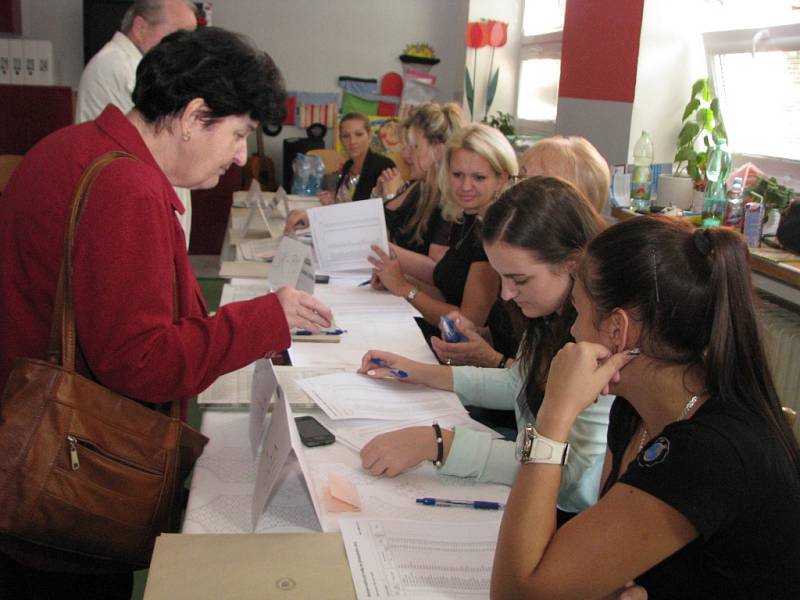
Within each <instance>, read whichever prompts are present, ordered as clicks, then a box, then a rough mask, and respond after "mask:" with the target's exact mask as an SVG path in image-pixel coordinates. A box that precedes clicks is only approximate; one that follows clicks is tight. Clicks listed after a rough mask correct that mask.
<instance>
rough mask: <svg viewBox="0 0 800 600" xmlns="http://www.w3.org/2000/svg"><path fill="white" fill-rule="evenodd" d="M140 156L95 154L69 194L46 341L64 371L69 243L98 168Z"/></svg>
mask: <svg viewBox="0 0 800 600" xmlns="http://www.w3.org/2000/svg"><path fill="white" fill-rule="evenodd" d="M122 158H124V159H128V160H139V159H138V158H137V157H136V156H134V155H133V154H130V153H129V152H123V151H121V150H114V151H111V152H106V153H105V154H103V155H101V156H99V157H97V158H96V159H95V160H94V161H92V163H91V164H89V166H88V167H86V170H85V171H84V172H83V174H82V175H81V178H80V179H79V180H78V184H77V185H76V186H75V192H74V193H73V195H72V200H71V201H70V204H69V207H68V209H67V210H68V213H67V223H66V231H65V234H64V257H63V259H62V262H61V271H60V273H59V276H58V285H57V287H56V295H55V302H54V306H53V320H52V325H51V328H50V341H49V344H48V352H47V355H48V360H49V361H50V362H52V363H55V364H60V365H61V366H62V367H63V368H64V369H65V370H67V371H74V370H75V347H76V339H77V337H76V333H75V310H74V305H73V293H72V247H73V244H74V241H75V231H76V230H77V228H78V223H79V222H80V217H81V213H82V212H83V209H84V207H85V206H86V202H87V200H88V198H89V192H91V189H92V184H94V181H95V179H97V176H98V175H99V174H100V172H101V171H102V170H103V169H104V168H105V167H106V166H108V165H109V164H110V163H111V162H113V161H115V160H118V159H122ZM172 288H173V289H172V313H173V319H177V317H178V281H177V275H176V272H175V265H174V264H173V266H172ZM170 412H171V414H172V416H173V417H175V418H180V403H179V402H172V407H171V411H170Z"/></svg>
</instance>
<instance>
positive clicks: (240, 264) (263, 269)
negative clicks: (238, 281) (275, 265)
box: [219, 260, 272, 279]
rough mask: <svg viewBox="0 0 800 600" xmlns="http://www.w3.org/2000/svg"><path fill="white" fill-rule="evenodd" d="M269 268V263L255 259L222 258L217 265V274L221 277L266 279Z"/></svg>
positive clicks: (270, 266)
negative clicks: (220, 262)
mask: <svg viewBox="0 0 800 600" xmlns="http://www.w3.org/2000/svg"><path fill="white" fill-rule="evenodd" d="M271 268H272V265H271V264H269V263H265V262H260V261H255V260H236V261H234V260H223V261H222V264H221V265H220V267H219V276H220V277H221V278H222V279H231V278H233V277H251V278H253V279H266V278H267V277H268V276H269V271H270V269H271Z"/></svg>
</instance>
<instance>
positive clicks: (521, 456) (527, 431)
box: [514, 425, 533, 462]
mask: <svg viewBox="0 0 800 600" xmlns="http://www.w3.org/2000/svg"><path fill="white" fill-rule="evenodd" d="M532 432H533V427H532V426H531V425H526V426H525V427H523V428H522V429H520V430H519V433H518V434H517V447H516V449H515V451H514V454H515V455H516V458H517V462H523V461H526V460H528V458H530V452H531V441H532V439H531V434H532Z"/></svg>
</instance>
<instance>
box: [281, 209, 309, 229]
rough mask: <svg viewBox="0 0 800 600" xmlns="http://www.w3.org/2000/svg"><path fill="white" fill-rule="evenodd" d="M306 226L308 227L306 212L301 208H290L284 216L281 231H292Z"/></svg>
mask: <svg viewBox="0 0 800 600" xmlns="http://www.w3.org/2000/svg"><path fill="white" fill-rule="evenodd" d="M306 227H308V212H307V211H305V210H302V209H297V210H292V211H289V215H288V216H287V217H286V226H285V227H284V228H283V232H284V233H292V232H294V231H296V230H298V229H305V228H306Z"/></svg>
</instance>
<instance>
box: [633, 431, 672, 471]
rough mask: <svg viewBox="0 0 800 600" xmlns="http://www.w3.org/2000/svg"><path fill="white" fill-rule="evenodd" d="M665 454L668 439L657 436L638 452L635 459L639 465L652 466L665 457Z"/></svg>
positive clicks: (667, 450)
mask: <svg viewBox="0 0 800 600" xmlns="http://www.w3.org/2000/svg"><path fill="white" fill-rule="evenodd" d="M667 454H669V440H668V439H667V438H665V437H659V438H656V439H655V440H653V441H652V442H651V443H650V445H649V446H648V447H647V448H645V449H644V450H642V451H641V452H640V453H639V457H638V458H637V459H636V461H637V462H638V463H639V466H642V467H652V466H653V465H657V464H658V463H660V462H662V461H663V460H664V459H665V458H667Z"/></svg>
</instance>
